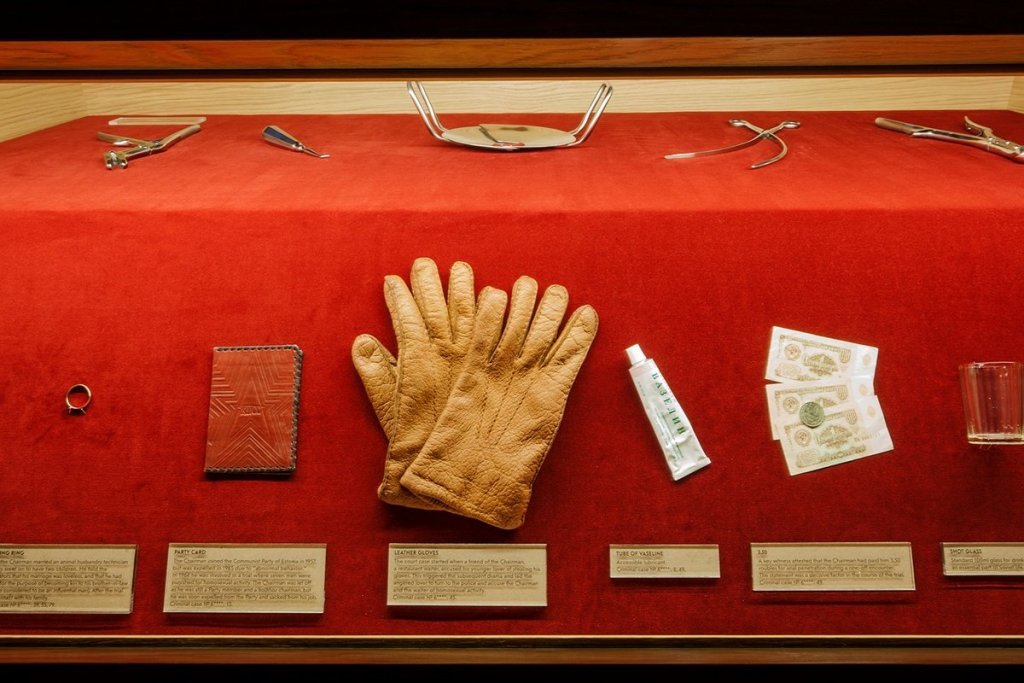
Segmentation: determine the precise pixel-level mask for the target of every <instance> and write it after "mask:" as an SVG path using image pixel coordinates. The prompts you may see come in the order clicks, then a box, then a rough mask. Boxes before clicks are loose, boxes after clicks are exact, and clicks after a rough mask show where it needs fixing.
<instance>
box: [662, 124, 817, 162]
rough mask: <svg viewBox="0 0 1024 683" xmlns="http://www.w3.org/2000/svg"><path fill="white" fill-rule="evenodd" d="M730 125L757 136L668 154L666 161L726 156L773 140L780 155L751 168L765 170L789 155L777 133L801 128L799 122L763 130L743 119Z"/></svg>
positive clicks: (787, 148)
mask: <svg viewBox="0 0 1024 683" xmlns="http://www.w3.org/2000/svg"><path fill="white" fill-rule="evenodd" d="M729 125H730V126H736V127H739V128H746V129H747V130H750V131H753V132H754V133H757V135H755V136H754V137H752V138H750V139H749V140H744V141H743V142H737V143H736V144H735V145H729V146H728V147H718V148H716V149H705V150H701V151H699V152H680V153H678V154H666V155H665V158H666V159H692V158H694V157H706V156H711V155H713V154H726V153H727V152H735V151H737V150H740V149H745V148H747V147H750V146H751V145H756V144H757V143H758V142H760V141H761V140H771V141H772V142H774V143H775V144H776V145H778V146H779V153H778V154H776V155H775V156H773V157H772V158H770V159H765V160H764V161H759V162H757V163H756V164H751V166H750V168H763V167H764V166H768V165H770V164H774V163H775V162H776V161H781V160H782V159H783V158H785V156H786V155H787V154H789V147H787V146H786V143H785V142H784V141H783V140H782V138H780V137H779V136H778V135H776V133H778V132H779V131H780V130H782V129H784V128H799V127H800V122H799V121H783V122H782V123H780V124H778V125H775V126H772V127H771V128H761V127H760V126H755V125H754V124H752V123H750V122H749V121H744V120H743V119H730V120H729Z"/></svg>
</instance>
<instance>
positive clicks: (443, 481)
mask: <svg viewBox="0 0 1024 683" xmlns="http://www.w3.org/2000/svg"><path fill="white" fill-rule="evenodd" d="M409 282H410V284H411V290H410V288H409V287H407V286H406V283H405V282H404V281H403V280H402V278H400V277H399V276H396V275H388V276H387V277H385V279H384V299H385V302H386V303H387V307H388V310H389V311H390V313H391V322H392V325H393V326H394V330H395V337H396V341H397V342H398V356H397V358H396V357H395V356H394V355H393V354H392V353H391V352H390V351H389V350H388V349H387V348H386V347H385V346H384V345H383V344H381V342H380V341H378V340H377V339H376V338H375V337H373V336H371V335H368V334H362V335H359V336H358V337H356V339H355V341H354V343H353V345H352V360H353V363H354V364H355V367H356V371H357V372H358V373H359V376H360V378H361V379H362V381H363V386H364V387H365V388H366V394H367V396H368V397H369V399H370V403H372V404H373V409H374V411H375V412H376V414H377V418H378V420H379V421H380V424H381V427H382V428H383V429H384V433H385V434H386V435H387V438H388V449H387V457H386V460H385V465H384V479H383V482H382V483H381V485H380V487H379V489H378V495H379V496H380V499H381V500H383V501H384V502H386V503H391V504H394V505H403V506H407V507H414V508H424V509H433V510H446V511H448V512H453V513H456V514H459V515H464V516H467V517H472V518H475V519H478V520H480V521H482V522H485V523H487V524H490V525H492V526H496V527H499V528H501V529H515V528H517V527H519V526H521V525H522V523H523V521H524V519H525V516H526V508H527V505H528V504H529V501H530V495H531V493H532V488H533V482H534V479H535V478H536V476H537V473H538V472H539V470H540V467H541V464H542V463H543V461H544V457H545V456H546V455H547V452H548V449H549V447H550V446H551V442H552V441H553V440H554V438H555V433H556V432H557V431H558V426H559V424H560V422H561V420H562V413H563V411H564V410H565V403H566V400H567V399H568V396H569V390H570V388H571V387H572V384H573V382H574V381H575V379H576V375H577V373H578V372H579V369H580V367H581V366H582V365H583V361H584V359H585V358H586V355H587V352H588V351H589V349H590V345H591V344H592V343H593V341H594V336H595V335H596V333H597V313H596V311H594V309H593V308H592V307H591V306H581V307H579V308H578V309H576V311H574V312H573V314H572V315H571V316H570V318H569V319H568V321H566V322H565V325H564V326H563V325H562V321H563V318H564V317H565V313H566V311H567V308H568V303H569V296H568V292H567V291H566V290H565V288H564V287H562V286H561V285H552V286H550V287H548V288H547V290H546V291H545V292H544V293H543V295H542V296H541V298H540V301H539V302H538V301H537V294H538V287H537V282H536V281H535V280H534V279H533V278H531V277H528V276H523V277H520V278H519V279H518V280H517V281H516V282H515V284H514V286H513V288H512V293H511V296H509V295H508V294H506V293H505V292H504V291H501V290H499V289H494V288H492V287H484V288H483V289H482V290H481V291H480V293H479V295H476V294H475V292H474V280H473V270H472V269H471V268H470V266H469V265H468V264H466V263H463V262H456V263H455V264H453V265H452V268H451V272H450V275H449V278H448V291H447V296H446V294H445V290H444V287H443V286H442V284H441V278H440V274H439V273H438V269H437V265H436V264H435V263H434V261H432V260H431V259H429V258H420V259H417V260H416V261H415V262H414V263H413V266H412V273H411V276H410V278H409ZM506 307H507V308H508V315H507V319H506V315H505V313H506Z"/></svg>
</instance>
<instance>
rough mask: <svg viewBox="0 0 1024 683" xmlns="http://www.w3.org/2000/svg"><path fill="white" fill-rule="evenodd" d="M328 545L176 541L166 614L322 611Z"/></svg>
mask: <svg viewBox="0 0 1024 683" xmlns="http://www.w3.org/2000/svg"><path fill="white" fill-rule="evenodd" d="M326 563H327V546H326V545H323V544H298V545H287V544H255V545H244V544H231V543H229V544H210V545H191V544H187V543H171V544H170V545H169V546H168V548H167V581H166V583H165V584H164V612H247V613H289V614H294V613H323V611H324V576H325V566H326Z"/></svg>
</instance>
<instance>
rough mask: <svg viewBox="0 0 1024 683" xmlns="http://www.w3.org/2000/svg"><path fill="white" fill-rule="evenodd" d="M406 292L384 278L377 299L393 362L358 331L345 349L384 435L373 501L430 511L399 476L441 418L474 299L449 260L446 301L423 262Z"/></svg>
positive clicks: (464, 271) (463, 270)
mask: <svg viewBox="0 0 1024 683" xmlns="http://www.w3.org/2000/svg"><path fill="white" fill-rule="evenodd" d="M409 282H410V283H411V285H412V291H411V292H410V291H409V288H408V287H406V284H405V282H404V281H403V280H402V278H400V277H398V276H397V275H388V276H387V277H385V279H384V299H385V301H386V303H387V307H388V311H390V313H391V322H392V325H393V326H394V330H395V338H396V341H397V342H398V357H397V359H396V358H395V356H394V355H392V354H391V352H390V351H388V349H387V348H386V347H385V346H384V345H383V344H382V343H381V342H380V341H378V340H377V339H376V338H375V337H373V336H371V335H368V334H361V335H359V336H358V337H356V339H355V341H354V342H353V344H352V362H353V364H354V365H355V367H356V371H357V372H358V373H359V377H360V379H362V381H363V386H364V388H365V389H366V395H367V396H368V397H369V399H370V403H371V404H372V405H373V409H374V411H375V412H376V413H377V418H378V420H379V421H380V424H381V427H382V428H383V429H384V433H385V435H386V436H387V438H388V450H387V456H386V458H385V463H384V478H383V481H382V482H381V485H380V487H379V488H378V491H377V494H378V495H379V496H380V499H381V500H383V501H384V502H387V503H392V504H394V505H404V506H407V507H417V508H428V509H432V508H436V507H438V505H437V504H435V503H432V502H430V501H425V500H421V499H419V498H417V497H416V496H414V495H412V494H410V493H409V492H408V491H405V490H404V489H403V488H402V487H401V485H400V484H399V479H400V478H401V476H402V474H403V473H404V472H405V470H406V468H407V467H408V466H409V463H411V462H412V460H413V458H414V457H416V454H417V453H419V451H420V449H421V448H422V447H423V444H424V443H425V442H426V440H427V437H429V436H430V433H431V432H432V431H433V429H434V423H435V422H436V421H437V418H438V417H439V416H440V415H441V412H442V410H443V409H444V406H445V402H446V401H447V400H448V393H449V391H450V388H451V385H452V384H453V382H454V380H455V378H456V377H457V376H458V374H459V372H460V370H461V368H462V364H463V360H464V358H465V356H466V354H467V352H468V351H469V347H470V342H471V339H472V330H473V316H474V313H475V311H476V301H475V295H474V291H473V270H472V268H470V267H469V265H468V264H466V263H462V262H456V263H455V264H453V265H452V268H451V273H450V275H449V278H448V297H447V301H446V300H445V293H444V288H443V286H442V285H441V277H440V275H439V273H438V270H437V264H435V263H434V261H433V260H431V259H429V258H419V259H416V261H415V262H414V263H413V266H412V272H411V274H410V277H409Z"/></svg>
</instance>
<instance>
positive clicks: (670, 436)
mask: <svg viewBox="0 0 1024 683" xmlns="http://www.w3.org/2000/svg"><path fill="white" fill-rule="evenodd" d="M626 356H627V357H628V358H629V362H630V368H629V375H630V377H632V378H633V385H634V386H635V387H636V393H637V394H639V395H640V401H641V402H642V403H643V404H644V411H645V412H646V413H647V419H648V420H650V422H651V427H653V428H654V433H655V434H656V435H657V437H658V443H660V444H661V451H662V453H664V454H665V461H666V462H668V468H669V471H670V472H671V473H672V478H673V479H674V480H676V481H678V480H680V479H682V478H683V477H685V476H686V475H688V474H693V473H694V472H696V471H697V470H699V469H701V468H702V467H707V466H708V465H710V464H711V459H710V458H708V456H707V455H706V454H705V453H704V449H703V448H701V447H700V442H699V441H697V435H696V434H694V433H693V427H692V426H691V425H690V421H689V420H688V419H687V417H686V413H684V412H683V408H682V406H680V405H679V401H677V400H676V397H675V395H674V394H673V393H672V389H670V388H669V386H668V382H666V381H665V378H664V377H662V376H661V371H659V370H658V366H657V365H655V363H654V361H653V360H652V359H650V358H648V357H647V356H645V355H644V352H643V351H642V350H641V349H640V345H639V344H634V345H633V346H630V347H629V348H628V349H626Z"/></svg>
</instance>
